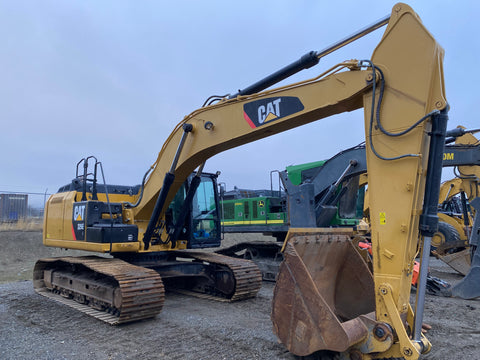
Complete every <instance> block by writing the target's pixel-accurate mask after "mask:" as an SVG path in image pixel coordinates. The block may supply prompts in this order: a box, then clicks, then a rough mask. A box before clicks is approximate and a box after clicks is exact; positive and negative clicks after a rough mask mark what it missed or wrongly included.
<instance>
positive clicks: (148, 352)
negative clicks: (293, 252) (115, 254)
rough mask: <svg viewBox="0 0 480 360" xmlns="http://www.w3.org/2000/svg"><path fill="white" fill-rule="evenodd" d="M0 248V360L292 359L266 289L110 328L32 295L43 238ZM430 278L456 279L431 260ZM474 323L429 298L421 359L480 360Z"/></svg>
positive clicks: (14, 240) (173, 307)
mask: <svg viewBox="0 0 480 360" xmlns="http://www.w3.org/2000/svg"><path fill="white" fill-rule="evenodd" d="M0 244H2V253H1V256H0V274H1V275H0V282H3V284H0V334H1V336H0V359H55V360H56V359H87V358H88V359H91V360H94V359H102V360H103V359H112V360H113V359H115V360H123V359H187V360H188V359H290V360H293V359H294V357H293V356H292V355H291V354H289V353H288V352H287V351H286V350H285V349H284V347H283V345H282V344H279V343H278V341H277V339H276V337H275V336H274V335H273V333H272V325H271V322H270V309H271V305H270V302H271V298H272V292H273V284H271V283H263V286H262V289H261V290H260V292H259V294H258V296H257V297H256V298H255V299H250V300H246V301H242V302H237V303H233V304H229V303H221V302H215V301H210V300H204V299H197V298H191V297H187V296H184V295H179V294H175V293H168V294H167V297H166V301H165V306H164V308H163V311H162V312H161V313H160V315H158V316H157V317H156V318H154V319H151V320H145V321H140V322H136V323H133V324H127V325H122V326H117V327H113V326H110V325H107V324H104V323H102V322H100V321H98V320H96V319H93V318H91V317H89V316H87V315H84V314H81V313H78V312H76V311H75V310H73V309H71V308H69V307H67V306H64V305H62V304H59V303H56V302H54V301H52V300H49V299H46V298H44V297H42V296H40V295H37V294H36V293H35V292H34V291H33V287H32V282H31V281H29V280H26V279H29V278H30V276H31V269H33V264H34V262H35V260H36V259H37V258H40V257H45V256H51V255H56V254H57V255H60V254H62V252H60V250H58V249H48V248H44V247H43V246H42V245H41V234H40V233H38V232H0ZM75 253H76V252H75ZM78 253H80V252H78ZM63 254H64V253H63ZM68 254H69V255H74V252H71V251H70V252H68ZM431 272H432V275H434V276H437V277H440V278H442V279H444V280H446V281H449V282H450V283H454V282H456V281H458V280H459V279H461V277H460V276H459V275H456V274H455V273H454V272H453V271H452V270H450V268H449V267H448V266H446V265H445V264H443V263H441V262H439V261H437V260H435V259H432V262H431ZM413 296H414V295H412V297H413ZM479 320H480V300H478V299H477V300H473V301H465V300H460V299H455V298H444V297H435V296H427V301H426V313H425V322H426V323H429V324H430V325H432V327H433V328H432V330H430V332H429V333H428V338H429V339H430V341H431V342H432V344H433V350H432V352H431V353H430V354H428V355H426V356H424V357H422V359H430V360H433V359H435V360H447V359H448V360H450V359H479V358H480V355H479V354H480V345H479V344H480V327H479V326H478V323H479Z"/></svg>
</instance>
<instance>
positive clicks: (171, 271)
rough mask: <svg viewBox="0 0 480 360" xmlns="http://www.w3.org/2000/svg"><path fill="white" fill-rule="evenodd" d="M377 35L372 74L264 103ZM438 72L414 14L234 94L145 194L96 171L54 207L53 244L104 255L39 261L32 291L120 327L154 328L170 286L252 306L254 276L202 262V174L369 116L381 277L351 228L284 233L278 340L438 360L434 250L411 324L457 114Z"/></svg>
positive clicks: (207, 206)
mask: <svg viewBox="0 0 480 360" xmlns="http://www.w3.org/2000/svg"><path fill="white" fill-rule="evenodd" d="M383 25H388V26H387V28H386V30H385V33H384V35H383V37H382V39H381V41H380V43H379V44H378V46H377V48H376V49H375V51H374V53H373V55H372V57H371V59H370V60H361V61H358V60H349V61H346V62H343V63H341V64H339V65H337V66H335V67H333V68H331V69H329V70H327V71H325V72H324V73H322V74H320V75H319V76H318V77H315V78H313V79H309V80H306V81H302V82H299V83H294V84H290V85H286V86H283V87H280V88H276V89H273V90H266V91H264V90H265V89H267V88H269V87H270V86H271V85H273V84H275V83H277V82H278V81H280V80H283V79H285V78H286V77H288V76H290V75H292V74H293V73H295V72H298V71H299V70H301V69H304V68H309V67H312V66H313V65H316V64H317V63H318V61H319V59H320V58H321V57H323V56H325V55H326V54H328V53H330V52H332V51H334V50H336V49H337V48H339V47H341V46H343V45H345V44H347V43H349V42H351V41H354V40H355V39H357V38H358V37H360V36H362V35H364V34H366V33H368V32H370V31H372V30H375V29H377V28H379V27H381V26H383ZM442 59H443V49H442V48H441V47H440V46H439V45H438V44H437V42H436V41H435V39H434V38H433V37H432V35H431V34H430V33H429V32H428V31H427V30H426V29H425V27H424V26H423V25H422V23H421V21H420V19H419V17H418V15H417V14H415V13H414V12H413V10H412V9H411V8H410V7H408V6H407V5H405V4H397V5H395V6H394V8H393V11H392V14H391V15H390V16H387V17H385V18H384V19H381V20H380V21H378V22H377V23H375V24H373V25H372V26H370V27H368V28H366V29H363V30H361V31H359V32H358V33H356V34H354V35H352V36H351V37H349V38H347V39H345V40H343V41H341V42H339V43H337V44H334V45H333V46H331V47H328V48H326V49H325V50H323V51H319V52H315V51H313V52H310V53H308V54H306V55H305V56H303V57H302V58H301V59H300V60H298V61H297V62H295V63H293V64H291V65H288V66H287V67H285V68H283V69H281V70H279V71H278V72H276V73H274V74H272V75H271V76H269V77H267V78H265V79H263V80H260V81H259V82H257V83H255V84H253V85H252V86H250V87H248V88H246V89H244V90H241V91H239V92H238V93H236V94H233V95H230V96H226V97H222V98H213V99H210V100H209V101H208V104H207V105H206V106H204V107H202V108H200V109H198V110H195V111H194V112H192V113H191V114H190V115H188V116H187V117H185V119H184V120H182V121H181V122H180V123H179V124H178V125H177V127H176V128H175V129H174V131H173V132H172V134H171V135H170V136H169V137H168V139H167V140H166V142H165V144H164V145H163V147H162V149H161V151H160V153H159V156H158V159H157V161H156V162H155V164H154V165H153V167H152V169H151V172H149V173H148V175H146V177H145V181H144V184H143V185H142V186H140V187H139V188H137V189H135V188H132V189H128V188H125V189H121V188H118V189H116V190H115V191H113V190H114V189H115V187H114V186H107V185H103V188H101V187H100V186H97V187H96V188H95V187H94V186H93V185H94V184H96V182H97V180H96V179H97V177H96V170H95V169H94V170H93V177H90V178H89V176H90V175H89V171H88V170H86V171H84V173H83V175H82V174H79V176H78V177H77V179H76V181H78V185H77V184H76V183H75V184H73V185H71V186H69V187H67V188H65V189H62V191H61V192H59V193H58V194H55V195H53V196H52V197H51V198H50V199H49V201H48V203H47V205H46V211H45V224H44V244H45V245H47V246H56V247H62V248H69V249H81V250H88V251H93V252H99V253H106V254H109V255H110V256H109V257H108V258H105V257H83V258H68V257H65V258H59V259H43V260H40V261H39V262H38V263H37V264H36V266H35V270H34V286H35V289H36V290H37V291H38V292H40V293H42V294H43V295H46V296H49V297H55V295H56V294H57V293H58V294H60V295H63V297H62V298H63V299H65V301H66V302H69V303H70V302H73V301H76V303H77V304H78V305H74V306H77V307H80V308H82V306H83V308H82V309H88V308H93V309H94V310H95V311H96V313H95V316H97V317H98V318H100V319H102V320H104V321H108V322H110V323H120V322H127V321H132V320H135V319H140V318H145V317H151V316H155V314H157V313H158V311H160V309H161V305H162V302H163V291H164V290H163V285H162V279H163V280H164V281H165V283H166V284H167V286H173V287H176V288H181V289H183V290H184V291H196V292H202V293H203V294H204V296H221V297H223V298H225V299H228V300H237V299H243V298H248V297H250V296H254V295H255V293H256V291H258V288H259V286H260V273H259V271H258V269H257V268H256V266H255V265H254V264H252V263H250V262H248V261H246V260H240V259H232V258H229V257H224V256H220V255H217V254H211V253H205V252H201V251H192V249H194V248H203V247H210V246H216V245H218V243H217V240H216V239H217V238H218V226H219V221H218V211H217V209H216V200H215V194H214V193H215V192H214V191H213V190H214V189H215V188H214V186H213V185H212V184H213V182H212V177H210V180H208V179H206V180H205V176H203V177H202V172H203V165H204V163H205V161H206V160H207V159H208V158H209V157H211V156H213V155H216V154H218V153H220V152H222V151H225V150H227V149H230V148H233V147H236V146H239V145H242V144H245V143H248V142H252V141H255V140H258V139H261V138H264V137H267V136H270V135H273V134H276V133H279V132H282V131H285V130H288V129H291V128H294V127H298V126H301V125H304V124H307V123H309V122H312V121H316V120H319V119H322V118H325V117H328V116H331V115H333V114H337V113H342V112H346V111H353V110H355V109H359V108H364V113H365V119H364V121H365V138H366V145H367V166H368V174H369V179H368V181H369V196H370V200H369V205H370V219H371V232H372V253H373V276H372V275H371V273H370V272H369V271H368V268H367V266H366V264H365V262H364V261H363V259H362V257H361V256H360V255H359V254H358V252H357V251H356V250H355V248H354V247H353V245H352V242H351V236H352V231H351V230H350V229H341V230H338V231H335V230H330V229H318V228H304V229H299V228H296V229H290V231H289V233H288V235H287V239H286V243H285V251H284V252H285V261H284V262H283V263H282V265H281V267H280V272H279V277H278V281H277V283H276V287H275V292H274V300H273V304H272V321H273V327H274V331H275V333H276V334H277V336H278V337H279V339H280V340H281V341H282V343H283V344H284V345H285V346H286V348H287V349H288V350H289V351H291V352H292V353H294V354H296V355H300V356H304V355H309V354H312V353H315V352H318V351H335V352H338V353H339V356H340V357H342V358H350V359H373V358H390V357H396V358H398V357H405V358H408V359H417V358H418V357H419V356H420V354H421V353H425V352H427V351H428V350H429V349H430V343H429V342H428V340H427V339H426V338H425V337H424V336H423V335H422V334H421V323H422V317H423V303H424V298H423V297H424V289H425V276H426V269H427V267H428V254H429V251H428V250H427V251H424V252H423V260H422V270H421V275H420V281H419V287H418V291H417V294H418V298H417V302H416V306H415V311H414V310H413V309H412V307H411V305H410V303H409V297H410V283H411V276H412V269H413V264H414V261H415V257H416V255H417V254H418V251H419V245H420V247H423V248H426V249H429V248H430V241H431V237H432V235H433V234H434V233H435V231H436V229H437V222H438V217H437V215H436V214H437V202H438V193H439V186H440V175H441V169H442V166H441V164H442V155H443V144H444V141H445V129H446V123H447V115H446V112H447V108H448V106H447V101H446V97H445V89H444V82H443V81H444V80H443V68H442ZM84 162H85V164H84V165H85V166H84V168H88V164H87V159H85V160H84ZM95 164H96V168H98V169H99V170H101V166H100V164H99V163H98V162H95ZM79 165H81V164H79ZM77 167H78V166H77ZM195 169H196V170H197V171H196V175H195V176H193V177H192V176H191V174H192V172H194V170H195ZM203 175H205V174H203ZM88 179H90V180H88ZM87 183H88V184H87ZM90 183H91V184H90ZM90 185H91V186H90ZM197 205H198V206H197ZM200 205H202V206H200ZM419 236H420V239H421V241H420V243H419ZM422 274H425V275H424V276H422ZM71 304H72V303H71ZM80 305H81V306H80ZM85 311H86V312H89V313H90V312H92V311H93V310H91V309H90V310H85ZM105 312H107V313H105Z"/></svg>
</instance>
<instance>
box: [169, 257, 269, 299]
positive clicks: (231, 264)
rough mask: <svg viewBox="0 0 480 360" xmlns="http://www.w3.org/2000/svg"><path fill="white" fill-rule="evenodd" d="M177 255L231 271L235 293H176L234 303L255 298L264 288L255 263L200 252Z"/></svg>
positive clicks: (182, 290) (179, 290) (180, 290)
mask: <svg viewBox="0 0 480 360" xmlns="http://www.w3.org/2000/svg"><path fill="white" fill-rule="evenodd" d="M176 253H177V254H178V255H179V256H181V257H188V258H192V259H195V260H200V261H204V262H207V263H209V264H216V265H222V266H225V267H227V268H228V269H229V271H230V273H231V276H232V277H233V280H234V281H235V291H234V293H233V294H232V295H231V296H229V297H219V296H215V295H212V294H205V293H199V292H195V291H191V290H188V289H176V288H175V289H173V290H174V291H176V292H179V293H182V294H187V295H192V296H196V297H200V298H204V299H212V300H217V301H226V302H234V301H239V300H245V299H249V298H252V297H255V296H256V295H257V293H258V291H259V290H260V287H261V286H262V274H261V272H260V270H259V268H258V266H257V265H256V264H255V263H254V262H253V261H250V260H245V259H239V258H233V257H229V256H225V255H220V254H216V253H207V252H200V251H185V252H183V251H177V252H176Z"/></svg>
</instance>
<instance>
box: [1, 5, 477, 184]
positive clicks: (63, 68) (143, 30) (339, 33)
mask: <svg viewBox="0 0 480 360" xmlns="http://www.w3.org/2000/svg"><path fill="white" fill-rule="evenodd" d="M394 4H395V2H394V1H385V0H383V1H380V0H378V1H369V2H359V1H299V0H296V1H293V0H291V1H281V0H275V1H258V0H256V1H255V0H252V1H237V2H232V1H182V0H176V1H133V0H132V1H119V0H115V1H85V0H81V1H80V0H79V1H74V0H70V1H60V0H59V1H33V0H32V1H20V0H11V1H4V0H0V33H1V34H2V36H1V38H0V43H1V46H0V81H1V86H0V121H1V124H2V131H1V133H0V140H1V144H2V150H3V151H2V156H1V157H0V166H1V172H0V174H1V175H0V192H2V191H19V192H44V191H46V189H48V192H50V193H51V192H55V191H56V190H57V189H58V188H59V187H60V186H62V185H64V184H67V183H69V182H70V181H71V179H72V178H73V177H74V176H75V165H76V163H77V162H78V160H80V159H81V158H83V157H85V156H88V155H95V156H96V157H97V158H98V159H99V160H100V161H102V163H103V166H104V169H105V176H106V180H107V182H108V183H115V184H123V185H134V184H138V183H140V182H141V179H142V176H143V174H144V172H145V171H146V170H147V169H148V167H149V166H150V165H151V164H152V163H153V162H154V161H155V159H156V157H157V154H158V152H159V150H160V149H161V146H162V144H163V142H164V141H165V140H166V138H167V137H168V135H169V133H170V132H171V131H172V130H173V128H174V126H175V125H176V124H177V123H178V122H179V121H180V120H181V119H182V118H183V117H184V116H185V115H187V114H189V113H190V112H192V111H193V110H195V109H197V108H199V107H200V106H201V105H202V104H203V102H204V100H205V99H206V98H207V97H208V96H210V95H213V94H226V93H232V92H235V91H237V90H238V89H241V88H244V87H246V86H248V85H250V84H252V83H254V82H256V81H257V80H259V79H261V78H263V77H265V76H267V75H269V74H270V73H272V72H274V71H276V70H278V69H279V68H281V67H283V66H285V65H287V64H289V63H291V62H293V61H295V60H297V59H298V58H299V57H300V56H302V55H303V54H305V53H306V52H308V51H310V50H321V49H323V48H325V47H326V46H328V45H330V44H332V43H334V42H335V41H337V40H339V39H341V38H344V37H345V36H347V35H349V34H351V33H353V32H355V31H356V30H358V29H360V28H363V27H364V26H366V25H369V24H371V23H373V22H374V21H376V20H378V19H380V18H382V17H383V16H385V15H388V14H390V12H391V8H392V6H393V5H394ZM409 4H410V5H411V6H412V7H413V8H414V10H415V11H416V12H417V13H418V14H419V15H420V17H421V18H422V21H423V23H424V24H425V26H426V27H427V28H428V29H429V31H430V32H431V33H432V34H433V35H434V36H435V38H436V39H437V41H438V42H439V43H440V44H441V45H442V46H443V47H444V49H445V51H446V55H445V62H444V66H445V67H444V69H445V79H446V89H447V97H448V101H449V103H450V106H451V111H450V114H449V115H450V122H449V126H448V127H449V128H453V127H455V126H457V125H464V126H466V127H467V128H474V127H477V128H478V127H480V120H479V116H478V114H477V112H476V109H477V107H478V102H479V100H480V98H479V95H478V94H479V91H478V88H479V86H480V75H479V70H478V59H480V46H479V45H480V44H479V40H478V34H479V33H480V31H479V30H480V29H479V28H480V25H479V22H478V19H477V15H478V14H479V13H480V11H479V10H480V2H478V1H473V0H471V1H461V2H459V1H453V0H451V1H447V0H443V1H442V0H437V1H410V2H409ZM382 33H383V29H382V30H380V31H377V32H376V33H374V34H371V35H369V36H368V37H366V38H364V39H362V40H361V41H358V42H357V43H355V44H352V45H349V46H347V47H346V48H344V49H342V50H340V51H338V52H337V53H335V54H333V55H331V56H329V57H327V58H325V59H324V60H322V61H321V63H320V65H318V66H316V67H314V68H313V69H310V70H308V71H306V72H304V73H302V74H301V75H300V76H297V77H296V78H295V80H298V79H304V78H309V77H313V76H314V75H316V74H319V73H321V72H322V70H323V69H326V68H327V67H329V66H331V65H333V64H335V63H337V62H340V61H342V60H346V59H351V58H356V59H368V58H370V56H371V53H372V51H373V49H374V47H375V46H376V44H377V43H378V41H379V39H380V37H381V35H382ZM361 141H363V111H362V110H360V111H356V112H353V113H348V114H342V115H339V116H334V117H331V118H328V119H325V120H322V121H318V122H316V123H313V124H310V125H306V126H303V127H300V128H297V129H294V130H290V131H288V132H286V133H283V134H279V135H276V136H273V137H270V138H267V139H264V140H262V141H258V142H255V143H253V144H249V145H245V146H242V147H240V148H237V149H233V150H230V151H227V152H225V153H222V154H219V155H217V156H215V157H214V158H212V159H211V160H209V161H208V162H207V167H206V170H207V171H212V172H214V171H217V170H220V171H221V172H222V175H221V177H220V181H222V182H225V183H226V184H227V189H229V190H230V189H231V188H233V186H234V185H236V186H238V187H242V188H269V187H270V180H269V173H270V171H271V170H275V169H278V170H282V169H284V168H285V166H287V165H292V164H300V163H304V162H309V161H315V160H321V159H325V158H328V157H331V156H333V155H334V154H336V153H337V152H338V151H340V150H342V149H346V148H348V147H351V146H353V145H356V144H358V143H360V142H361Z"/></svg>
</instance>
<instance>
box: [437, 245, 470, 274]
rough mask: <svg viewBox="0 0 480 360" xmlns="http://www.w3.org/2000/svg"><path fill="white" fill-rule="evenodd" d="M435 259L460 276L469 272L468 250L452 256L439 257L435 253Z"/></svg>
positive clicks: (439, 255)
mask: <svg viewBox="0 0 480 360" xmlns="http://www.w3.org/2000/svg"><path fill="white" fill-rule="evenodd" d="M435 257H437V258H438V259H440V260H442V261H443V262H444V263H446V264H447V265H448V266H450V267H451V268H452V269H453V270H455V271H457V272H459V273H460V274H462V275H467V274H468V271H469V270H470V249H465V250H462V251H459V252H456V253H453V254H443V255H441V254H438V253H437V254H435Z"/></svg>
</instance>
